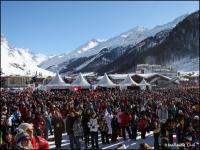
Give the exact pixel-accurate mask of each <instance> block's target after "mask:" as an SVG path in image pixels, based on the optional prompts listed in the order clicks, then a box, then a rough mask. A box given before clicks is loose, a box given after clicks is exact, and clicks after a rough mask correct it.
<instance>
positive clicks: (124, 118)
mask: <svg viewBox="0 0 200 150" xmlns="http://www.w3.org/2000/svg"><path fill="white" fill-rule="evenodd" d="M130 120H131V117H130V115H128V114H127V113H126V112H122V114H121V123H122V125H123V126H128V125H129V122H130Z"/></svg>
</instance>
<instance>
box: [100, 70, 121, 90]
mask: <svg viewBox="0 0 200 150" xmlns="http://www.w3.org/2000/svg"><path fill="white" fill-rule="evenodd" d="M96 86H101V87H116V86H117V85H116V84H114V83H113V82H112V81H111V80H110V79H109V78H108V75H107V74H106V73H105V74H104V76H103V78H102V79H101V80H100V81H99V82H98V83H97V84H96Z"/></svg>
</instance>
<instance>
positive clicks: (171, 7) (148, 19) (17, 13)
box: [1, 1, 199, 55]
mask: <svg viewBox="0 0 200 150" xmlns="http://www.w3.org/2000/svg"><path fill="white" fill-rule="evenodd" d="M198 9H199V3H198V1H191V2H189V1H177V2H176V1H169V2H167V1H160V2H153V1H151V2H148V1H143V2H139V1H138V2H137V1H126V2H123V1H120V2H117V1H109V2H106V1H93V2H91V1H80V2H79V1H75V2H72V1H71V2H70V1H60V2H55V1H46V2H45V1H43V2H41V1H35V2H31V1H28V2H25V1H20V2H14V1H10V2H5V1H4V2H2V1H1V33H3V34H4V35H5V37H6V38H7V40H8V41H9V43H10V45H11V46H12V47H20V48H29V49H30V50H31V51H33V52H40V53H44V54H47V55H51V54H60V53H64V52H67V51H69V50H73V49H75V48H77V47H79V46H81V45H82V44H84V43H85V42H87V41H89V40H91V39H93V38H97V39H108V38H111V37H114V36H117V35H119V34H121V33H122V32H126V31H128V30H130V29H131V28H133V27H135V26H144V27H147V28H152V27H154V26H156V25H162V24H164V23H167V22H169V21H172V20H173V19H174V18H176V17H179V16H181V15H183V14H185V13H188V12H189V13H190V12H193V11H196V10H198Z"/></svg>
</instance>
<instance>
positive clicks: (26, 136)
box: [15, 131, 31, 144]
mask: <svg viewBox="0 0 200 150" xmlns="http://www.w3.org/2000/svg"><path fill="white" fill-rule="evenodd" d="M23 140H31V138H30V136H29V134H28V133H26V132H25V131H20V132H19V133H17V135H16V136H15V141H16V143H17V144H18V143H20V142H21V141H23Z"/></svg>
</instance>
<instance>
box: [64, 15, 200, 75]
mask: <svg viewBox="0 0 200 150" xmlns="http://www.w3.org/2000/svg"><path fill="white" fill-rule="evenodd" d="M171 25H172V24H171ZM162 29H163V28H162ZM198 57H199V12H195V13H192V14H191V15H189V16H187V17H186V18H185V19H184V20H183V21H181V22H179V23H178V24H177V25H176V26H174V28H167V29H164V30H162V31H160V32H158V33H156V34H155V35H153V36H149V37H147V38H145V39H144V40H142V41H140V42H139V43H137V44H136V45H134V44H130V45H128V46H119V47H115V48H104V49H102V50H101V51H100V52H99V53H98V54H96V55H93V56H90V57H84V58H79V59H76V60H75V61H72V62H70V63H69V64H65V65H66V66H65V69H62V70H61V72H62V73H76V72H98V73H100V74H103V73H104V72H112V73H125V72H130V71H131V72H133V71H135V70H136V65H137V64H143V63H149V64H160V65H170V66H172V67H174V68H176V69H178V70H180V69H181V70H182V71H191V70H193V69H195V70H196V69H197V68H199V67H198V66H199V64H198V63H199V61H197V60H198ZM80 59H81V60H82V61H80ZM182 60H183V61H182ZM190 61H191V62H192V63H189V62H190ZM183 63H184V64H185V68H183V67H184V66H183V67H182V68H181V67H178V66H179V65H183ZM192 65H195V66H196V67H193V66H192ZM69 66H70V67H69ZM195 70H193V71H195Z"/></svg>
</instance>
